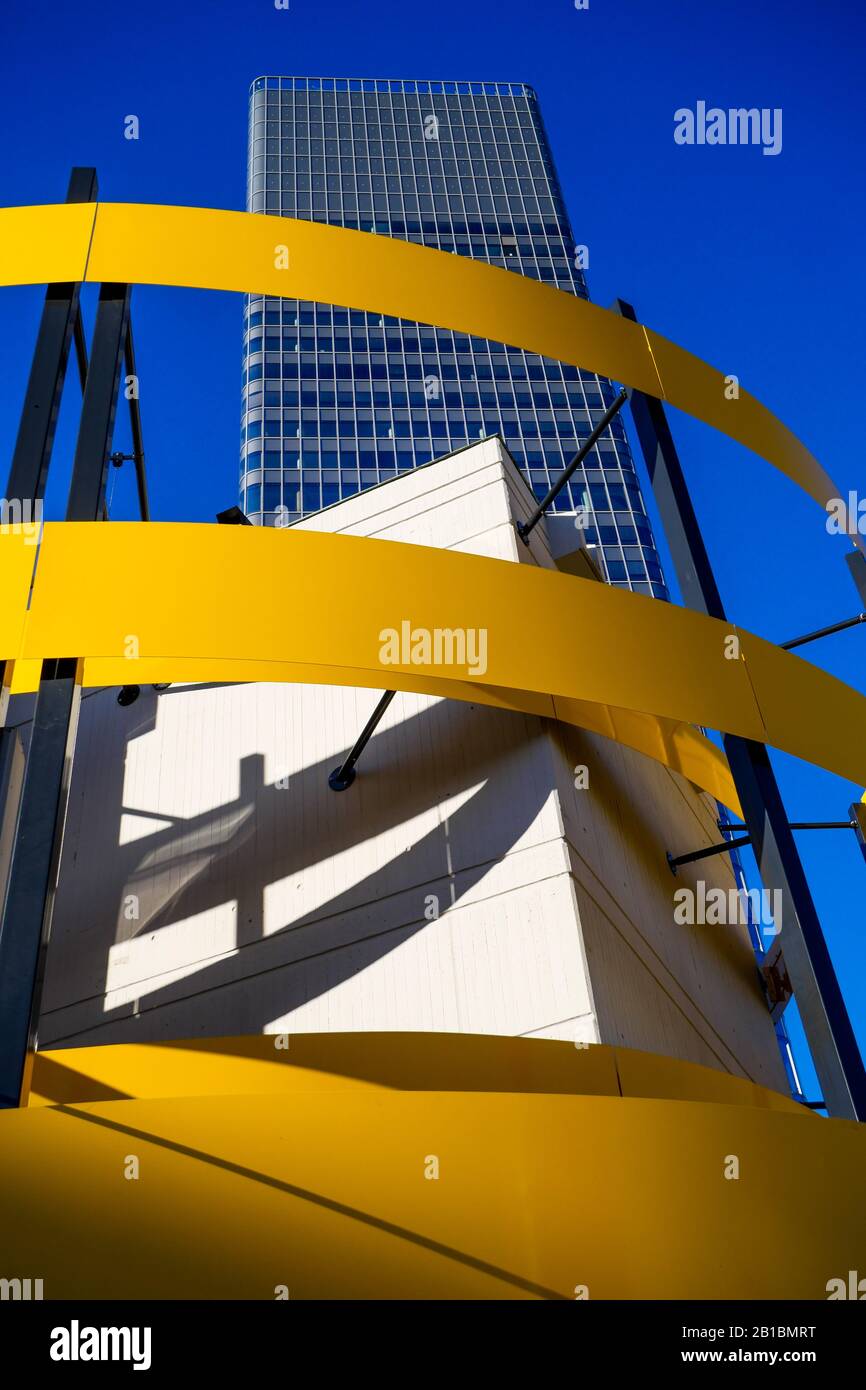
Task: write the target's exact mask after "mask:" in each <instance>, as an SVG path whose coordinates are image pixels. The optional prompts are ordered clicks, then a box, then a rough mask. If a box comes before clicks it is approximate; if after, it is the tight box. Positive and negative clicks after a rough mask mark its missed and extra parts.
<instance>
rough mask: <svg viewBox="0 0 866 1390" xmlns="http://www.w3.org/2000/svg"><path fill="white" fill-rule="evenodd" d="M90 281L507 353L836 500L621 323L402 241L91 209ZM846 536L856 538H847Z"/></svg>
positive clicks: (816, 477) (527, 282)
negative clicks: (620, 385)
mask: <svg viewBox="0 0 866 1390" xmlns="http://www.w3.org/2000/svg"><path fill="white" fill-rule="evenodd" d="M88 278H90V279H93V280H120V281H133V282H144V283H149V284H163V285H165V284H167V285H190V286H196V287H198V288H203V289H223V290H244V291H249V292H252V293H261V294H272V295H279V296H282V297H283V298H287V297H289V298H298V299H311V300H319V301H323V302H325V303H329V304H345V305H350V306H351V307H352V308H356V309H365V310H367V311H371V312H375V313H381V314H392V315H394V316H396V317H398V318H404V319H413V320H419V321H420V322H422V323H431V324H435V325H436V326H437V327H439V328H451V329H455V330H458V331H461V332H464V333H471V334H474V335H476V336H477V337H481V338H489V339H492V340H493V341H495V342H504V343H509V344H511V345H512V346H515V347H522V348H525V349H526V350H527V351H531V352H538V353H541V355H542V356H544V357H551V358H554V359H556V360H557V361H560V362H567V363H570V364H572V365H573V366H576V367H582V368H584V369H585V370H589V371H594V372H598V373H600V374H601V375H602V376H608V377H612V378H614V379H616V380H618V381H623V382H625V383H626V384H627V385H629V386H633V387H635V388H636V389H638V390H641V391H645V392H647V393H648V394H650V395H657V394H658V390H659V380H661V384H662V388H663V392H664V398H665V399H666V400H667V401H669V402H670V403H671V405H675V406H678V407H679V408H680V409H682V410H685V411H687V412H688V413H689V414H691V415H695V416H697V418H698V419H700V420H704V421H706V422H707V423H709V424H711V425H713V426H715V428H716V429H719V430H721V431H722V432H723V433H724V434H727V435H729V436H730V437H731V438H733V439H736V440H738V441H739V442H740V443H741V444H744V445H746V447H747V448H750V449H752V450H754V452H756V453H758V454H761V455H762V456H763V457H764V458H766V459H767V460H768V461H769V462H770V463H772V464H774V465H775V466H776V467H777V468H779V469H780V470H781V471H782V472H783V473H785V474H787V476H788V477H789V478H791V479H792V480H793V481H794V482H796V483H798V484H799V485H800V487H802V488H804V489H805V491H806V492H808V493H809V495H810V496H811V497H813V498H814V499H815V501H816V502H818V503H819V504H820V505H821V506H824V505H825V504H826V503H827V502H828V501H829V500H830V498H833V497H838V496H839V495H840V493H839V490H838V488H837V487H836V485H835V484H834V483H833V481H832V479H831V478H830V477H829V475H828V474H827V473H826V472H825V471H824V469H823V468H822V467H821V465H820V464H819V463H818V461H817V460H816V459H815V458H813V457H812V455H811V454H810V453H809V451H808V450H807V449H806V448H804V446H803V445H802V444H801V443H800V442H799V440H798V439H797V438H796V436H795V435H793V434H792V433H791V431H790V430H789V429H788V428H787V427H786V426H785V425H783V424H782V422H781V421H780V420H777V419H776V418H775V417H774V416H773V415H772V414H771V413H770V412H769V411H768V410H767V409H766V408H765V407H764V406H762V405H761V404H760V402H759V401H757V400H756V399H755V398H754V397H753V396H750V395H749V393H748V392H747V391H744V390H740V392H739V397H738V399H736V400H728V399H727V396H726V391H725V376H724V375H723V373H722V372H719V371H716V370H715V369H714V368H713V367H710V366H709V365H708V364H707V363H705V362H702V361H701V360H700V359H699V358H697V357H694V356H692V354H690V353H688V352H685V351H684V350H683V349H682V348H679V347H677V346H676V344H674V343H671V342H669V341H668V340H667V339H665V338H662V337H661V336H660V335H658V334H656V333H648V332H645V331H644V329H643V328H642V327H641V325H639V324H635V323H631V322H629V321H628V320H626V319H623V318H622V317H621V316H620V315H619V314H616V313H612V312H611V311H609V310H606V309H601V308H599V307H598V305H595V304H591V303H589V302H588V301H587V300H584V299H580V298H578V297H577V296H576V295H572V294H567V293H565V292H564V291H562V290H557V289H554V288H553V287H551V286H549V285H543V284H541V283H540V282H538V281H536V280H533V279H530V278H529V277H527V276H523V275H516V274H514V273H513V272H511V271H506V270H502V269H500V268H499V267H495V266H488V265H485V264H484V263H483V262H480V261H473V260H470V259H469V258H468V257H465V256H455V255H451V254H449V253H447V252H443V251H434V250H432V249H431V248H429V247H421V246H416V245H413V244H412V243H410V242H405V241H401V240H399V239H397V238H390V237H382V236H375V235H373V234H372V233H369V232H356V231H353V230H351V229H348V228H344V227H331V226H328V225H326V224H325V223H320V222H304V221H300V220H298V219H295V218H288V217H286V218H276V217H263V216H256V215H253V214H250V213H238V212H225V211H218V210H214V209H209V208H207V209H205V208H183V207H159V206H152V205H146V204H135V203H112V204H102V205H101V206H100V212H99V218H98V219H97V224H96V231H95V235H94V244H93V251H92V257H91V263H90V267H89V271H88ZM852 538H855V539H857V540H860V539H861V538H860V537H859V536H858V535H857V532H856V526H855V527H854V531H853V533H852Z"/></svg>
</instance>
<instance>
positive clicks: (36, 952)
mask: <svg viewBox="0 0 866 1390" xmlns="http://www.w3.org/2000/svg"><path fill="white" fill-rule="evenodd" d="M128 323H129V286H128V285H114V284H106V285H103V286H102V287H101V290H100V295H99V306H98V309H97V314H96V325H95V328H94V333H93V346H92V351H91V356H90V363H89V366H88V372H87V381H86V385H85V390H84V399H83V401H82V405H81V419H80V422H79V428H78V440H77V443H76V448H75V455H74V459H73V465H72V482H71V485H70V489H69V500H68V503H67V508H66V520H67V521H98V520H100V519H102V518H103V517H104V516H105V479H106V472H107V468H108V457H109V454H110V453H111V443H112V438H113V434H114V421H115V416H116V412H117V397H118V390H119V386H120V371H121V364H122V360H123V355H124V352H125V349H126V343H127V329H128ZM76 668H77V661H76V659H75V658H67V659H65V660H63V661H58V662H43V667H42V676H41V679H40V683H39V691H38V694H37V697H36V710H35V714H34V719H33V727H32V731H31V739H30V748H29V752H28V756H27V767H26V770H25V776H24V786H23V789H22V794H21V807H20V811H19V816H18V826H17V829H16V834H15V842H14V846H13V851H12V860H11V865H10V870H9V886H8V889H7V893H6V901H5V904H4V906H3V916H2V924H0V1105H4V1106H12V1105H17V1104H19V1103H20V1102H21V1099H22V1097H26V1094H27V1088H28V1069H29V1067H30V1065H31V1063H32V1056H33V1052H34V1049H35V1047H36V1045H37V1041H38V1039H37V1029H38V1022H39V1009H40V1003H41V997H42V985H43V978H44V968H45V958H46V953H47V949H48V941H49V937H50V934H51V916H52V911H53V904H54V890H55V882H56V875H57V871H58V867H59V863H60V851H61V845H62V839H63V826H64V822H65V819H66V804H67V797H68V790H69V783H70V779H71V776H72V762H73V756H74V749H75V733H76V729H77V726H78V713H79V708H80V702H81V685H80V682H79V680H78V678H77V676H76Z"/></svg>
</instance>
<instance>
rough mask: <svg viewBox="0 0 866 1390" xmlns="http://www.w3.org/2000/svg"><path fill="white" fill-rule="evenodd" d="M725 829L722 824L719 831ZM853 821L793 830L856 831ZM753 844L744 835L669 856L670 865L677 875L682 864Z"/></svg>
mask: <svg viewBox="0 0 866 1390" xmlns="http://www.w3.org/2000/svg"><path fill="white" fill-rule="evenodd" d="M723 828H724V827H723V826H722V825H721V824H720V825H719V829H720V830H721V829H723ZM856 828H857V827H856V824H855V822H854V821H853V820H828V821H794V822H792V824H791V826H790V829H791V830H856ZM751 843H752V840H751V836H749V835H742V836H740V838H739V839H738V840H722V842H721V844H718V845H708V846H707V847H706V849H693V850H691V851H690V852H689V853H688V854H676V855H674V854H669V855H668V857H667V859H668V865H669V867H670V870H671V872H672V873H674V874H675V873H676V871H677V869H678V868H679V867H680V865H681V864H696V863H697V861H698V860H699V859H711V858H712V856H713V855H714V854H725V853H726V852H727V851H728V850H729V849H743V848H744V847H745V846H746V845H750V844H751Z"/></svg>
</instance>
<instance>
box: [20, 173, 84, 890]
mask: <svg viewBox="0 0 866 1390" xmlns="http://www.w3.org/2000/svg"><path fill="white" fill-rule="evenodd" d="M97 193H98V182H97V178H96V170H95V169H78V168H75V169H73V170H72V172H71V174H70V176H69V186H68V188H67V190H66V201H67V203H92V202H94V201H95V199H96V197H97ZM80 295H81V285H80V283H76V282H68V283H67V282H63V283H60V284H54V285H48V286H47V288H46V290H45V302H44V304H43V306H42V317H41V319H40V322H39V332H38V335H37V338H36V347H35V349H34V352H33V361H32V363H31V366H30V376H29V378H28V381H27V390H26V392H25V395H24V404H23V406H22V408H21V421H20V424H19V426H18V435H17V438H16V440H15V448H14V450H13V452H12V463H11V466H10V469H9V478H8V481H7V483H6V494H5V500H6V502H7V503H10V504H11V505H12V506H13V507H19V508H20V509H21V513H22V519H24V520H27V521H30V522H32V521H34V520H35V517H34V515H33V511H34V509H35V507H36V504H37V503H39V502H41V500H42V497H43V495H44V493H45V482H46V479H47V477H48V467H49V464H50V462H51V451H52V449H53V447H54V434H55V430H56V428H57V417H58V415H59V413H60V400H61V397H62V395H63V386H64V382H65V380H66V368H67V364H68V361H69V349H70V346H71V344H72V343H73V341H74V342H75V348H76V355H77V357H78V370H79V376H80V377H81V385H82V390H83V388H84V381H85V378H86V374H87V348H86V346H84V330H83V326H82V321H81V306H80ZM82 349H83V354H84V356H83V365H82ZM25 509H30V515H28V516H27V517H24V511H25ZM5 674H6V672H5V662H4V661H2V660H0V689H2V691H3V692H4V693H3V694H2V695H0V730H2V727H3V724H4V723H5V716H6V706H7V704H8V689H7V687H6V684H5V681H4V676H5ZM0 888H2V885H0Z"/></svg>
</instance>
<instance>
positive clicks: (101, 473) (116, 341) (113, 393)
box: [66, 284, 130, 521]
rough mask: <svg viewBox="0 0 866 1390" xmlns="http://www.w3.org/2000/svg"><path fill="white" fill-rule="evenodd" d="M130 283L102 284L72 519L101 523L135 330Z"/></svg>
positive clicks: (78, 447)
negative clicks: (125, 360) (122, 385)
mask: <svg viewBox="0 0 866 1390" xmlns="http://www.w3.org/2000/svg"><path fill="white" fill-rule="evenodd" d="M129 298H130V289H129V285H113V284H106V285H101V286H100V289H99V305H98V307H97V310H96V325H95V327H94V330H93V347H92V349H91V353H90V365H89V367H88V371H87V385H86V386H85V389H84V401H83V403H82V406H81V424H80V426H79V430H78V442H77V444H76V446H75V457H74V460H73V464H72V482H71V484H70V487H69V500H68V502H67V505H66V520H67V521H98V520H99V518H100V510H101V507H102V499H103V497H104V495H105V479H106V474H107V472H108V456H109V454H110V453H111V441H112V438H113V436H114V421H115V416H116V413H117V395H118V390H119V387H120V369H121V365H122V362H123V354H124V351H125V349H126V336H127V328H128V326H129Z"/></svg>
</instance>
